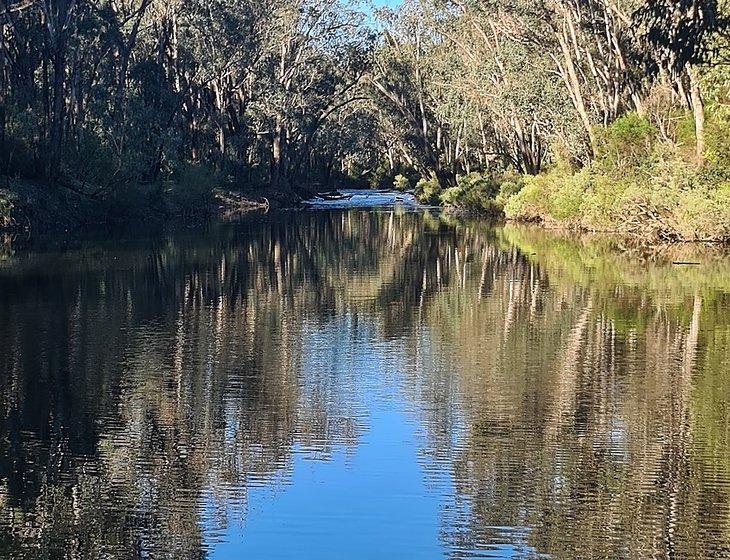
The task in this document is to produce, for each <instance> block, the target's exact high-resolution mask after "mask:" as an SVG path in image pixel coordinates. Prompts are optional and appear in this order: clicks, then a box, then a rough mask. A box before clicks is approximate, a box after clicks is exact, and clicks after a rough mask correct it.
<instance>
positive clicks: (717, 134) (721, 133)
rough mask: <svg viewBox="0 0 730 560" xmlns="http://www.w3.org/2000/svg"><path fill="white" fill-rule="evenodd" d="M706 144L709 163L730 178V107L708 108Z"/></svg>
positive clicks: (717, 106)
mask: <svg viewBox="0 0 730 560" xmlns="http://www.w3.org/2000/svg"><path fill="white" fill-rule="evenodd" d="M705 144H706V146H705V150H706V151H705V155H706V157H707V163H708V164H709V165H710V166H712V167H714V168H715V170H716V171H718V172H719V173H721V174H722V175H724V176H725V178H730V106H727V105H715V106H711V107H708V110H707V123H706V129H705Z"/></svg>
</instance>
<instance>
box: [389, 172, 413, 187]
mask: <svg viewBox="0 0 730 560" xmlns="http://www.w3.org/2000/svg"><path fill="white" fill-rule="evenodd" d="M393 188H394V189H396V190H398V191H407V190H408V189H410V188H411V181H410V180H409V179H408V177H406V176H405V175H401V174H400V173H399V174H398V175H396V176H395V179H393Z"/></svg>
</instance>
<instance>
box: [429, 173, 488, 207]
mask: <svg viewBox="0 0 730 560" xmlns="http://www.w3.org/2000/svg"><path fill="white" fill-rule="evenodd" d="M498 190H499V187H498V184H497V183H496V182H495V181H494V180H492V179H491V178H489V177H485V176H484V175H481V174H479V173H469V174H468V175H464V176H460V177H458V178H457V180H456V186H455V187H451V188H448V189H446V190H444V191H443V192H442V193H441V195H440V197H439V200H440V202H441V204H444V205H447V206H454V207H457V208H460V209H463V210H467V211H469V212H473V213H478V214H489V215H494V214H496V213H501V205H499V204H497V202H496V201H495V199H494V197H495V195H496V194H497V192H498Z"/></svg>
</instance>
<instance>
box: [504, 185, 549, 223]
mask: <svg viewBox="0 0 730 560" xmlns="http://www.w3.org/2000/svg"><path fill="white" fill-rule="evenodd" d="M545 200H546V193H545V189H544V183H543V181H541V178H540V176H539V175H538V176H536V177H526V178H525V186H524V187H522V189H520V191H519V192H517V193H516V194H515V195H513V196H512V197H510V198H509V199H508V200H507V203H506V204H505V205H504V214H505V216H507V217H508V218H510V219H513V220H519V221H524V222H538V221H541V220H542V219H543V218H544V217H545V215H546V207H545V204H544V202H545Z"/></svg>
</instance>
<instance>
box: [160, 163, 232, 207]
mask: <svg viewBox="0 0 730 560" xmlns="http://www.w3.org/2000/svg"><path fill="white" fill-rule="evenodd" d="M220 183H221V181H220V179H219V178H218V176H217V175H216V174H215V173H214V172H213V171H211V170H210V169H209V168H206V167H204V166H202V165H190V164H185V165H182V166H180V168H179V169H177V170H176V171H175V172H174V173H173V175H172V177H171V180H170V181H169V182H168V185H169V186H168V189H167V192H169V193H170V194H171V195H172V202H173V203H174V204H177V205H178V206H180V207H181V208H182V209H183V210H186V211H190V210H194V209H195V208H201V209H204V208H206V206H207V203H208V202H209V200H210V197H211V193H212V191H213V189H214V188H215V187H217V186H220Z"/></svg>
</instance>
